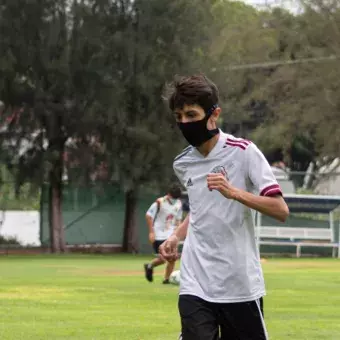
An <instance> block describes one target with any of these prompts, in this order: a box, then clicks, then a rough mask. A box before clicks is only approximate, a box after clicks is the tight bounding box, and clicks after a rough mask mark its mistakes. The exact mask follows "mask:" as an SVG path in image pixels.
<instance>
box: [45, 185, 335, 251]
mask: <svg viewBox="0 0 340 340" xmlns="http://www.w3.org/2000/svg"><path fill="white" fill-rule="evenodd" d="M156 197H157V195H156V194H154V193H146V192H143V191H142V192H141V193H140V195H139V200H138V205H137V227H138V235H137V236H138V243H139V250H140V252H142V253H151V252H152V248H151V246H150V244H149V241H148V229H147V226H146V222H145V212H146V210H147V209H148V208H149V206H150V205H151V204H152V202H154V200H155V199H156ZM47 198H48V185H45V186H44V187H43V189H42V195H41V241H42V244H44V245H47V244H48V242H49V239H50V233H49V225H48V199H47ZM124 214H125V197H124V193H123V192H122V191H121V190H120V189H119V187H118V186H115V185H112V184H105V185H103V186H93V187H75V186H71V185H65V186H64V189H63V219H64V225H65V237H66V243H67V244H69V245H79V244H121V243H122V239H123V228H124ZM262 225H278V222H276V221H274V220H272V219H270V218H268V217H265V216H263V218H262ZM284 225H287V226H293V227H309V228H310V227H318V228H321V227H324V228H329V224H328V222H327V221H325V220H315V219H313V218H307V217H299V216H296V215H291V216H290V217H289V219H288V220H287V222H286V223H285V224H284ZM335 229H336V231H337V224H336V228H335ZM261 250H262V251H263V252H273V253H274V252H275V253H277V252H284V253H294V252H295V249H294V248H293V247H282V249H281V248H279V247H270V246H265V247H263V248H261ZM304 251H306V252H308V251H309V249H307V248H306V249H304ZM311 253H318V254H319V253H320V254H328V253H330V250H329V249H321V248H318V249H316V248H315V249H311Z"/></svg>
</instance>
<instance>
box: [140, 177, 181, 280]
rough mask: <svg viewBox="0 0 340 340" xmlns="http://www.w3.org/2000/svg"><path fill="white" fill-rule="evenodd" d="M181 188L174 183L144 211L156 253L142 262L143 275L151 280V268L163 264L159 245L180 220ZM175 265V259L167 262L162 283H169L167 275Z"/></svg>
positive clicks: (150, 239)
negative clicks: (147, 261) (146, 261)
mask: <svg viewBox="0 0 340 340" xmlns="http://www.w3.org/2000/svg"><path fill="white" fill-rule="evenodd" d="M181 194H182V192H181V188H180V187H179V186H178V185H176V184H174V185H172V186H171V187H170V188H169V190H168V194H167V195H165V196H164V197H160V198H158V199H157V200H156V202H154V203H153V204H152V205H151V206H150V208H149V209H148V211H147V213H146V223H147V225H148V228H149V241H150V242H151V243H152V245H153V249H154V251H155V253H156V254H157V258H155V259H154V260H153V261H151V262H150V263H146V264H144V271H145V277H146V279H147V280H148V281H149V282H152V281H153V268H155V267H157V266H159V265H162V264H164V263H165V262H166V261H165V260H164V259H163V258H161V257H159V256H158V254H159V246H160V245H161V244H162V243H163V242H164V241H165V240H166V239H167V238H168V237H169V236H170V235H171V234H172V233H173V232H174V230H175V229H176V228H177V226H178V225H179V224H180V222H181V221H182V214H183V212H182V202H181V200H180V197H181ZM174 267H175V261H171V262H167V265H166V268H165V275H164V280H163V283H164V284H167V283H169V277H170V274H171V273H172V271H173V270H174Z"/></svg>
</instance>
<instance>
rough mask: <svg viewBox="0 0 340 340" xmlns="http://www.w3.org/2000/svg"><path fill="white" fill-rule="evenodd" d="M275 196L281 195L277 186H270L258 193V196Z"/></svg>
mask: <svg viewBox="0 0 340 340" xmlns="http://www.w3.org/2000/svg"><path fill="white" fill-rule="evenodd" d="M276 195H282V191H281V188H280V186H279V185H278V184H273V185H270V186H268V187H266V188H264V189H263V190H262V191H261V193H260V196H276Z"/></svg>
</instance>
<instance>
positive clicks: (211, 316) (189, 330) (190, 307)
mask: <svg viewBox="0 0 340 340" xmlns="http://www.w3.org/2000/svg"><path fill="white" fill-rule="evenodd" d="M178 308H179V313H180V316H181V323H182V337H180V339H183V340H218V339H221V340H267V339H268V337H267V331H266V327H265V323H264V319H263V299H262V298H261V299H259V300H256V301H250V302H240V303H212V302H207V301H205V300H202V299H200V298H198V297H196V296H193V295H180V297H179V302H178Z"/></svg>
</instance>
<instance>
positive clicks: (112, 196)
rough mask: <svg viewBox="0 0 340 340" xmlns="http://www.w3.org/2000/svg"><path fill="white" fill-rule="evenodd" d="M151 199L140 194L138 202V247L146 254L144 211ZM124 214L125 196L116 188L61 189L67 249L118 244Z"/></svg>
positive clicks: (45, 231)
mask: <svg viewBox="0 0 340 340" xmlns="http://www.w3.org/2000/svg"><path fill="white" fill-rule="evenodd" d="M153 200H154V195H147V194H143V195H142V197H141V198H140V199H139V201H138V210H137V224H138V233H139V237H138V238H139V244H140V247H141V249H142V250H143V251H144V252H145V251H146V252H149V251H150V250H151V248H150V246H149V244H148V241H147V235H148V234H147V228H146V224H145V218H144V216H145V211H146V209H147V208H148V207H149V205H150V204H151V203H152V201H153ZM124 213H125V197H124V193H123V192H122V191H121V190H120V189H119V188H118V187H117V186H115V185H111V184H106V185H103V186H94V187H75V186H71V185H64V188H63V220H64V225H65V239H66V243H67V244H68V245H79V244H121V243H122V239H123V227H124ZM49 239H50V232H49V224H48V185H45V186H44V187H43V189H42V196H41V241H42V244H44V245H46V244H48V242H49Z"/></svg>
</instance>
